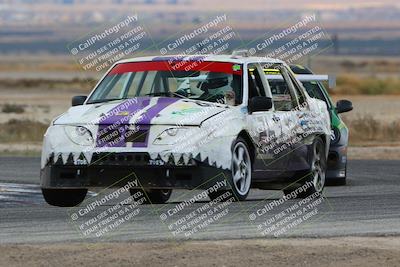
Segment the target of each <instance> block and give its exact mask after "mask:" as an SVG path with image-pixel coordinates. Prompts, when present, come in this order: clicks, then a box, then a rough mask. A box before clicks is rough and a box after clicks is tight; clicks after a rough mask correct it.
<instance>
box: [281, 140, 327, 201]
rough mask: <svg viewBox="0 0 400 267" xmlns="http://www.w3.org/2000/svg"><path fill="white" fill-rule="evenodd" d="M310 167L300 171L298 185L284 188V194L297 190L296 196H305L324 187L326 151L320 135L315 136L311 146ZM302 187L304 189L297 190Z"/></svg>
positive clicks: (318, 191) (319, 191)
mask: <svg viewBox="0 0 400 267" xmlns="http://www.w3.org/2000/svg"><path fill="white" fill-rule="evenodd" d="M310 164H311V168H310V169H309V170H308V171H307V172H305V173H302V177H301V181H300V184H301V185H300V186H299V187H297V188H291V189H288V190H284V193H285V194H286V195H288V194H290V193H292V192H294V191H297V197H299V198H306V197H308V196H310V195H312V194H314V193H322V191H323V190H324V187H325V176H326V168H327V165H326V153H325V145H324V142H322V139H321V138H320V137H317V138H315V140H314V143H313V147H312V156H311V162H310ZM300 188H304V190H298V189H300Z"/></svg>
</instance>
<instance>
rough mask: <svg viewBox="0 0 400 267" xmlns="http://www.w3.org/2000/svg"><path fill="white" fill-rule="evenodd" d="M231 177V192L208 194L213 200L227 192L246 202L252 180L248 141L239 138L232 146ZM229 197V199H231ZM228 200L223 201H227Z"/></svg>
mask: <svg viewBox="0 0 400 267" xmlns="http://www.w3.org/2000/svg"><path fill="white" fill-rule="evenodd" d="M231 171H232V173H231V175H230V176H229V185H230V189H229V190H220V191H217V192H213V193H210V194H208V196H209V198H210V199H211V200H214V199H216V198H218V197H219V196H221V195H223V194H224V193H225V192H227V191H230V192H231V195H232V196H233V197H234V199H235V200H238V201H244V200H246V198H247V196H248V194H249V192H250V188H251V178H252V159H251V156H250V149H249V146H248V144H247V143H246V141H245V140H244V139H243V138H241V137H238V138H237V139H236V141H235V143H234V144H233V146H232V167H231ZM230 198H231V196H230V197H228V198H227V199H230ZM227 199H223V200H222V201H224V200H227Z"/></svg>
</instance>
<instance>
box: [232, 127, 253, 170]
mask: <svg viewBox="0 0 400 267" xmlns="http://www.w3.org/2000/svg"><path fill="white" fill-rule="evenodd" d="M237 137H241V138H243V139H244V141H246V144H247V146H248V147H249V150H250V158H251V163H252V164H254V160H255V158H256V148H255V145H254V143H253V141H252V139H251V137H250V135H249V133H248V132H247V131H246V130H242V131H240V132H239V134H238V136H237ZM233 145H234V143H232V149H233Z"/></svg>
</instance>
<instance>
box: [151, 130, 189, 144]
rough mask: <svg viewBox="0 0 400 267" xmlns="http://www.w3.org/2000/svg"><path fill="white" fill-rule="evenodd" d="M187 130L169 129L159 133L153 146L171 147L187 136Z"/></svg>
mask: <svg viewBox="0 0 400 267" xmlns="http://www.w3.org/2000/svg"><path fill="white" fill-rule="evenodd" d="M187 133H189V129H188V128H182V127H181V128H179V127H171V128H168V129H166V130H164V131H163V132H162V133H160V134H159V135H158V136H157V137H156V138H155V139H154V142H153V144H155V145H173V144H176V143H178V142H182V141H183V140H184V139H185V138H187V137H188V136H186V135H187Z"/></svg>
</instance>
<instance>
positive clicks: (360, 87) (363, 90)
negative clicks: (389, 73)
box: [330, 75, 400, 95]
mask: <svg viewBox="0 0 400 267" xmlns="http://www.w3.org/2000/svg"><path fill="white" fill-rule="evenodd" d="M330 93H331V94H348V95H356V94H359V95H383V94H389V95H393V94H400V79H397V78H376V77H360V76H356V75H341V76H338V78H337V87H336V88H335V89H333V90H332V91H331V92H330Z"/></svg>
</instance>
